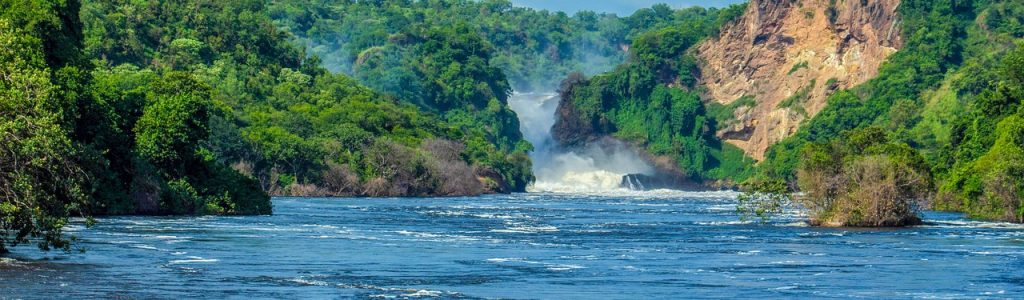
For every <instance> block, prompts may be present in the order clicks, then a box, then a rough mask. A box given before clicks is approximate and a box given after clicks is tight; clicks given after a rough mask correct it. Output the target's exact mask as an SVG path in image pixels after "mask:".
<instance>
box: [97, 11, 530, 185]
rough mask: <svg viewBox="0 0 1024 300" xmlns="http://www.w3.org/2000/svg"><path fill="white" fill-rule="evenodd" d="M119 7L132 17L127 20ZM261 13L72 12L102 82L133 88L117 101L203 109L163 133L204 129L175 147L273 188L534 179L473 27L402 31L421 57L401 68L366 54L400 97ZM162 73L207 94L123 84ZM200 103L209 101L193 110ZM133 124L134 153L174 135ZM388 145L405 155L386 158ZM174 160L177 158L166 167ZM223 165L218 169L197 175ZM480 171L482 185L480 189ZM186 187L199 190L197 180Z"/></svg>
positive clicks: (167, 118)
mask: <svg viewBox="0 0 1024 300" xmlns="http://www.w3.org/2000/svg"><path fill="white" fill-rule="evenodd" d="M125 12H133V14H131V15H132V16H135V17H138V18H141V19H139V20H132V21H131V22H128V21H127V20H126V18H128V17H129V16H128V15H126V14H125ZM271 14H272V13H271V10H270V9H269V8H268V7H267V4H265V3H264V2H262V1H256V0H237V1H218V2H217V3H204V4H201V5H200V4H199V3H198V2H196V1H179V2H169V1H158V0H149V1H139V2H130V3H111V2H101V1H97V2H88V3H85V5H83V7H82V16H83V21H84V22H85V23H86V24H87V26H86V31H85V36H86V51H87V53H88V54H89V56H90V57H98V58H101V59H100V60H98V61H96V62H95V63H96V64H97V65H98V66H99V68H98V70H99V71H98V72H101V73H102V74H103V75H104V76H103V77H108V78H110V80H112V81H116V80H119V79H120V78H128V79H127V81H128V82H123V83H118V82H112V83H109V84H110V85H112V86H114V87H117V88H120V90H121V91H129V92H127V93H126V94H125V97H132V96H133V93H141V94H144V95H146V97H147V98H154V99H156V100H155V102H156V103H157V104H159V105H161V106H166V107H168V108H173V109H177V110H179V111H177V112H175V113H181V115H175V113H172V114H170V115H164V116H159V117H157V118H161V119H158V120H153V122H152V123H154V124H155V125H153V127H166V126H169V125H168V124H170V123H174V122H173V121H175V120H176V119H175V118H177V117H180V116H182V115H191V116H193V117H196V118H207V119H208V120H207V121H203V120H197V119H192V120H182V121H185V122H186V124H180V126H177V125H176V127H171V128H167V129H172V130H173V131H175V132H177V133H184V132H187V131H195V130H197V129H199V128H207V129H209V131H210V134H209V137H208V138H206V139H202V135H192V134H182V135H180V136H181V137H186V136H187V137H189V138H192V139H193V140H180V141H178V142H180V143H177V144H181V145H186V144H187V145H201V146H202V147H201V149H192V150H195V151H194V152H196V153H198V157H202V158H204V159H206V160H208V161H210V162H216V163H219V164H223V165H229V166H231V167H232V168H233V169H234V170H237V171H239V173H241V174H244V175H245V176H244V177H248V178H252V179H253V180H254V181H255V182H256V183H257V185H258V187H260V188H261V189H262V190H263V191H266V192H268V193H270V194H273V195H310V196H311V195H366V196H427V195H448V194H454V195H467V194H479V193H482V192H485V191H504V192H508V191H522V190H524V189H525V187H526V185H527V184H528V183H529V182H530V181H532V175H530V173H529V169H530V162H529V160H528V159H527V158H526V156H525V154H524V153H525V151H526V150H528V149H529V144H528V143H525V142H523V141H522V138H521V135H520V133H519V132H518V126H519V124H518V122H517V121H516V118H515V115H514V114H513V113H512V112H511V111H510V110H509V109H508V108H507V105H506V104H505V100H506V97H507V93H508V90H509V88H508V84H507V82H506V81H505V78H504V76H503V75H502V73H501V72H500V71H499V70H497V69H496V68H494V67H493V66H490V65H489V64H488V62H489V60H490V59H489V56H490V55H491V54H490V53H491V48H490V47H489V46H488V45H487V44H486V43H485V42H483V41H482V40H480V38H479V37H478V35H477V34H476V33H475V32H472V31H470V30H469V29H468V28H467V27H448V28H441V27H432V28H423V30H422V31H418V32H416V33H409V34H408V36H407V37H408V38H410V39H412V40H422V41H424V42H422V43H418V44H417V45H416V46H415V47H400V48H401V51H399V52H400V53H398V54H401V55H402V56H403V57H408V60H403V61H402V63H407V64H408V65H415V66H417V68H415V69H412V70H409V69H403V70H404V71H408V73H402V72H395V73H390V72H388V71H387V70H389V69H390V68H389V66H388V65H386V64H385V63H384V62H383V61H382V60H380V59H378V56H377V55H382V53H386V52H387V51H385V50H368V52H367V53H364V55H363V56H364V57H363V58H362V60H363V62H364V64H365V66H364V68H365V69H366V70H367V74H377V75H379V76H377V75H374V76H371V77H373V78H392V77H389V76H398V77H397V78H398V79H399V80H398V81H400V82H403V83H405V84H409V87H407V88H403V89H401V91H404V92H406V93H404V94H403V93H396V94H397V96H406V95H414V96H409V97H402V98H401V99H402V100H408V101H398V100H397V99H395V98H394V97H391V96H387V95H382V94H380V93H377V92H374V91H372V90H370V89H368V88H366V87H363V86H361V85H360V84H359V83H357V82H356V81H355V80H353V79H352V78H349V77H347V76H345V75H336V74H330V73H329V72H328V71H327V70H325V69H323V68H322V67H320V64H321V61H320V60H319V59H318V58H317V57H307V56H306V55H305V54H304V51H303V49H301V48H297V47H296V46H294V45H293V44H292V41H291V38H290V36H289V35H288V34H287V33H285V32H282V31H279V30H278V29H277V28H276V26H274V25H273V21H272V20H271V18H270V15H271ZM124 24H127V25H124ZM155 29H160V30H155ZM374 51H383V52H379V53H378V52H374ZM169 73H187V74H190V76H192V77H194V78H196V80H197V81H198V82H202V83H204V84H205V85H208V87H205V88H195V87H184V88H177V89H178V90H198V89H206V90H207V91H206V92H203V93H205V94H204V95H203V96H201V97H197V98H206V99H205V100H204V101H192V100H189V99H182V98H170V99H166V100H163V99H162V97H161V96H159V95H152V94H153V93H154V91H155V90H157V91H158V90H159V89H158V88H153V87H148V88H143V89H141V90H139V91H138V92H131V91H132V90H133V88H135V86H132V85H131V84H133V83H134V82H138V81H143V82H145V81H146V80H142V79H141V78H138V77H147V76H161V77H166V76H173V75H161V74H169ZM378 73H379V74H378ZM147 74H156V75H147ZM98 77H100V76H98ZM389 90H392V91H397V90H398V89H389ZM193 93H194V92H193ZM163 101H170V103H166V104H162V102H163ZM403 102H405V103H403ZM199 103H206V104H204V105H207V106H208V107H207V108H202V109H199V108H196V107H193V106H194V105H196V104H199ZM406 103H412V104H416V105H418V106H419V107H416V106H413V105H410V104H406ZM423 110H426V111H423ZM196 112H198V113H196ZM139 122H140V123H141V124H143V127H140V128H141V129H148V128H150V127H151V126H150V125H148V124H149V123H147V119H146V118H143V119H141V120H140V121H139ZM188 122H192V123H188ZM134 133H136V134H138V135H139V137H138V138H137V140H138V141H139V142H140V145H142V146H143V148H142V149H144V150H145V149H148V148H147V147H148V145H150V144H152V145H154V146H155V147H153V148H154V149H160V151H163V149H167V147H166V146H167V145H175V144H176V143H175V141H160V140H155V141H151V140H150V136H149V135H147V134H146V132H145V130H140V129H136V130H134ZM158 137H161V138H164V139H167V138H170V137H169V136H167V135H159V136H158ZM197 137H199V138H197ZM203 140H205V141H203ZM432 140H438V141H445V142H452V143H456V144H457V146H453V147H451V149H455V150H457V152H456V153H455V154H454V157H448V156H444V157H443V159H442V157H439V155H449V153H435V152H431V151H429V149H426V148H424V147H425V146H424V145H425V144H426V142H427V141H432ZM171 149H174V148H171ZM451 149H449V150H451ZM150 153H151V152H150V151H149V150H145V151H142V154H145V155H151V154H152V155H154V157H156V158H162V157H163V154H162V153H160V152H159V151H153V152H152V153H151V154H150ZM398 154H403V155H406V156H407V158H408V159H407V160H402V161H393V159H392V158H394V157H398ZM388 155H395V156H394V157H388ZM178 163H182V162H181V161H173V162H170V163H169V164H171V165H174V164H178ZM185 165H190V164H185ZM157 166H160V164H157ZM452 168H455V169H459V171H460V172H462V173H463V174H456V172H452ZM220 173H225V172H214V171H212V170H211V171H209V172H206V173H202V174H207V175H208V174H220ZM466 174H468V175H466ZM474 175H476V176H474ZM477 177H479V178H486V180H484V181H485V182H486V183H488V184H487V185H483V186H481V185H480V182H479V180H477ZM193 178H194V179H198V178H201V177H193ZM174 179H175V178H168V181H173V180H174ZM452 181H458V182H460V183H461V184H464V185H466V186H467V187H469V188H467V189H466V190H459V191H452V190H449V191H447V192H441V187H442V186H446V185H448V186H451V185H454V184H455V183H452ZM190 182H191V183H192V184H193V185H195V182H192V181H190ZM184 190H187V189H184ZM196 190H197V191H199V194H200V195H203V194H204V193H203V189H201V188H196ZM185 194H188V193H185ZM212 195H215V196H219V195H220V193H215V194H212Z"/></svg>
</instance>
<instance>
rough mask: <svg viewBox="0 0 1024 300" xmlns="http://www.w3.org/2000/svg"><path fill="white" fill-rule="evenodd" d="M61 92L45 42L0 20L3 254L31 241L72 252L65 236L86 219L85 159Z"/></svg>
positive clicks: (0, 227)
mask: <svg viewBox="0 0 1024 300" xmlns="http://www.w3.org/2000/svg"><path fill="white" fill-rule="evenodd" d="M4 6H6V5H4ZM58 89H59V87H58V86H56V85H55V84H53V83H52V82H51V81H50V69H49V68H48V67H47V64H46V59H45V56H44V55H43V50H42V41H41V40H40V39H38V38H35V37H32V36H30V35H28V34H27V33H26V32H24V31H22V30H20V29H18V28H14V27H13V26H12V25H11V24H10V22H9V21H8V20H7V19H5V18H0V252H6V251H7V248H8V247H11V246H16V245H18V244H21V243H27V242H29V239H30V238H39V242H38V245H39V248H41V249H44V250H49V249H50V248H51V247H55V248H60V249H65V250H69V249H70V247H71V244H70V241H71V240H70V239H69V238H67V237H65V236H63V235H62V228H63V227H64V225H66V224H67V222H68V217H70V216H72V215H83V214H84V213H85V212H86V207H85V199H86V196H85V194H86V191H85V190H83V181H84V180H85V178H84V173H83V171H82V169H81V168H80V166H79V165H78V161H77V157H76V156H77V155H78V152H77V149H76V148H75V146H74V144H73V143H72V141H71V140H70V138H69V137H68V131H67V130H66V129H65V128H63V127H62V126H61V120H62V115H61V113H60V112H59V111H54V110H52V109H53V108H54V107H55V106H57V105H55V102H58V103H59V101H60V100H59V99H58V96H57V95H55V93H56V92H57V90H58Z"/></svg>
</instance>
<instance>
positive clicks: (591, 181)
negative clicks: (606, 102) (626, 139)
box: [509, 93, 653, 193]
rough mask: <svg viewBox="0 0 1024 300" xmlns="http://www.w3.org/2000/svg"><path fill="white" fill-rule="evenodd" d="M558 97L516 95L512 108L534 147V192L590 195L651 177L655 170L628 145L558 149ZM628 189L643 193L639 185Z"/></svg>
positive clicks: (541, 94) (531, 156)
mask: <svg viewBox="0 0 1024 300" xmlns="http://www.w3.org/2000/svg"><path fill="white" fill-rule="evenodd" d="M558 101H559V98H558V94H555V93H528V94H520V93H516V94H513V95H512V97H511V98H510V99H509V106H510V107H511V108H512V110H513V111H515V112H516V114H517V115H518V116H519V124H520V130H522V132H523V136H524V137H525V138H526V140H527V141H529V142H530V143H532V144H533V146H534V151H533V152H532V153H530V158H531V159H532V160H533V173H534V175H535V176H536V177H537V181H536V182H535V183H534V185H533V186H531V187H530V191H532V192H566V193H587V192H604V191H613V190H620V189H622V188H623V186H624V183H625V182H623V179H624V178H626V177H624V176H626V175H628V174H650V173H652V172H653V168H651V166H650V165H648V164H647V162H645V161H644V160H643V159H642V158H640V156H639V155H637V154H636V153H635V152H634V151H632V150H631V149H630V148H629V147H627V146H626V145H622V144H621V143H610V144H608V145H603V146H596V145H591V146H589V147H586V148H584V149H576V150H574V151H565V150H562V149H559V147H558V145H557V144H556V143H555V141H554V139H553V138H552V136H551V128H552V127H553V126H554V125H555V112H556V110H557V109H558ZM629 184H630V185H632V186H630V187H629V189H632V190H642V189H643V185H642V184H640V183H639V182H635V183H634V182H632V181H630V182H629Z"/></svg>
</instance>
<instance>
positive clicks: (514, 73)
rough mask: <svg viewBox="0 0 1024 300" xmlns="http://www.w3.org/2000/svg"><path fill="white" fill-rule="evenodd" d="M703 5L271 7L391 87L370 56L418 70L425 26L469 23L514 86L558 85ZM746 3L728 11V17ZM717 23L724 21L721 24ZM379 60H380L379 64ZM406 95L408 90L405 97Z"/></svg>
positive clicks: (341, 67) (299, 32) (353, 67)
mask: <svg viewBox="0 0 1024 300" xmlns="http://www.w3.org/2000/svg"><path fill="white" fill-rule="evenodd" d="M694 13H701V14H703V13H704V11H703V9H684V10H673V9H672V8H670V7H669V6H668V5H665V4H659V5H655V6H652V7H651V8H645V9H640V10H638V11H636V12H635V13H633V14H632V15H630V16H626V17H619V16H616V15H613V14H604V13H594V12H591V11H583V12H579V13H577V14H576V15H573V16H569V15H566V14H565V13H562V12H550V11H546V10H540V11H538V10H534V9H530V8H522V7H514V6H513V5H512V2H511V1H508V0H485V1H459V0H441V1H406V0H385V1H341V0H330V1H310V0H287V1H273V4H271V6H270V14H271V16H272V17H273V18H274V20H275V21H276V22H277V24H278V25H279V26H280V27H281V28H284V29H285V30H287V31H290V32H292V33H294V34H295V35H296V36H297V40H298V42H299V43H300V44H303V45H309V48H310V51H311V52H312V54H314V55H317V56H319V57H322V58H323V59H324V63H325V65H326V66H327V67H328V68H329V69H331V70H332V71H337V72H345V73H351V74H354V75H355V76H356V77H357V78H359V79H360V80H362V81H364V82H366V84H367V85H369V86H370V87H372V88H374V89H377V90H381V91H387V92H389V93H393V92H401V91H405V90H406V89H407V88H408V86H402V85H403V84H404V83H405V82H403V81H402V80H399V78H400V77H399V76H397V75H395V76H394V77H380V76H378V75H379V74H378V73H375V72H365V71H364V70H363V69H364V66H365V65H367V62H366V61H364V58H366V57H377V58H378V60H383V61H389V62H390V63H389V65H390V66H391V67H398V68H400V69H402V70H401V71H396V72H393V74H400V73H401V72H412V70H413V69H415V67H411V66H414V65H411V64H408V63H404V62H400V60H402V59H403V58H404V57H406V55H408V54H409V53H410V51H402V49H409V48H415V47H417V45H418V44H421V43H423V42H426V41H429V40H427V39H424V38H423V37H424V36H423V35H422V33H423V32H426V31H429V30H434V29H436V28H458V27H467V28H465V29H466V30H468V31H472V32H474V33H477V34H478V35H479V36H480V37H482V38H483V39H484V40H486V41H487V42H488V43H489V44H491V45H492V46H493V48H494V49H495V50H494V51H493V55H492V57H491V58H490V60H491V62H490V63H491V64H492V65H493V66H494V67H496V68H498V69H500V70H503V71H504V72H505V74H507V77H508V79H509V82H510V83H511V86H512V87H513V88H515V90H517V91H520V92H530V91H551V90H553V89H554V88H556V86H555V85H556V84H557V83H558V82H559V81H560V80H561V79H562V78H564V76H566V75H567V74H569V73H571V72H574V71H583V72H585V73H587V74H593V73H596V72H601V71H604V70H609V69H611V68H613V67H614V66H615V65H617V64H619V63H621V62H622V61H624V60H625V59H626V56H627V54H626V49H628V46H629V45H630V44H631V43H632V41H633V40H634V39H635V37H637V36H638V35H640V34H641V33H643V32H647V31H650V30H657V29H662V28H667V27H675V26H679V25H680V24H682V23H683V22H686V21H687V20H689V19H691V18H692V16H691V15H692V14H694ZM741 13H742V10H731V11H729V12H728V14H721V16H722V17H721V19H716V18H708V19H707V20H706V21H708V22H711V23H715V22H719V23H721V22H725V21H727V20H731V19H733V18H736V17H737V16H739V15H740V14H741ZM714 28H718V26H714ZM372 68H376V66H375V67H372ZM399 98H403V99H405V97H399Z"/></svg>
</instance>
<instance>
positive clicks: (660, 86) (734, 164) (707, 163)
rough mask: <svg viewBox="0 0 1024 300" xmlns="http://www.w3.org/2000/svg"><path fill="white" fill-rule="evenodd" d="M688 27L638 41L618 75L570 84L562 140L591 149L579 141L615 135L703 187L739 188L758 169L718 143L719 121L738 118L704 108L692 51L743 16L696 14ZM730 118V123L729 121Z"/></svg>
mask: <svg viewBox="0 0 1024 300" xmlns="http://www.w3.org/2000/svg"><path fill="white" fill-rule="evenodd" d="M688 11H689V16H690V18H689V19H687V20H686V21H684V23H683V24H682V25H679V26H673V27H670V28H665V29H660V30H654V31H650V32H647V33H644V34H641V35H640V36H638V37H637V38H636V39H635V40H634V41H633V46H632V49H633V53H632V54H633V56H632V57H631V59H630V61H629V62H627V63H625V64H623V65H620V66H619V67H617V68H616V69H615V70H613V71H611V72H608V73H605V74H600V75H597V76H594V77H593V78H590V79H586V78H584V77H583V76H582V75H581V74H575V75H572V76H570V78H569V79H568V80H566V81H565V82H563V87H562V91H561V92H562V93H563V99H564V101H566V103H563V108H562V110H571V111H572V115H573V116H572V118H574V119H571V120H564V119H563V120H559V124H558V125H556V131H561V132H562V134H559V132H556V133H555V135H556V138H560V139H561V140H562V141H563V142H564V143H568V144H579V143H582V142H584V140H583V138H585V137H581V136H580V135H581V134H583V135H593V136H601V135H611V136H614V137H616V138H618V139H621V140H625V141H628V142H630V143H632V144H635V145H640V146H642V147H643V148H644V149H646V150H647V152H649V153H650V154H653V155H657V156H666V157H669V158H671V159H673V160H674V161H675V162H676V167H677V168H678V169H677V171H679V172H681V173H683V174H685V175H687V176H688V177H690V178H691V179H693V180H697V181H724V182H730V181H731V182H740V181H742V180H744V179H745V178H746V176H748V175H749V174H750V173H751V171H752V169H753V167H752V163H753V161H752V160H751V159H749V158H747V157H745V156H744V155H743V153H742V151H741V150H740V149H738V148H736V147H733V146H731V145H726V144H723V143H722V142H721V141H719V140H718V139H717V138H716V137H715V127H716V126H717V124H716V123H715V121H716V120H723V119H727V118H731V114H732V110H734V109H736V108H737V107H739V106H743V105H749V104H748V102H749V101H743V100H740V101H737V102H736V103H735V104H734V105H735V106H731V107H730V108H720V107H716V108H715V111H713V112H712V114H709V113H708V111H707V109H706V108H705V106H704V104H703V102H702V100H701V98H700V95H699V93H698V92H696V91H695V90H694V89H695V88H696V87H695V84H696V78H695V74H696V60H695V58H694V57H693V56H692V55H689V54H687V50H688V49H690V48H691V47H692V46H694V45H696V44H697V43H698V42H699V41H700V40H702V39H703V38H705V37H707V36H709V35H710V34H712V33H714V32H716V31H717V28H719V26H720V23H718V20H722V18H723V17H722V15H732V14H733V13H734V12H735V11H742V6H733V7H731V8H729V9H725V10H722V11H718V10H702V9H690V10H688ZM727 116H728V117H727Z"/></svg>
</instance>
